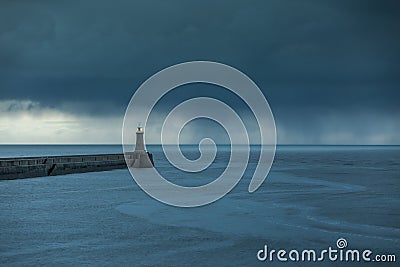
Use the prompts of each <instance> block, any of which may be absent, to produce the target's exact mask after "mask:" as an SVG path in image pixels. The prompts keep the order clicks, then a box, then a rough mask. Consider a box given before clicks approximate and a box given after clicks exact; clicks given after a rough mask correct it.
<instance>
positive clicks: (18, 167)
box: [0, 154, 126, 180]
mask: <svg viewBox="0 0 400 267" xmlns="http://www.w3.org/2000/svg"><path fill="white" fill-rule="evenodd" d="M122 168H126V163H125V158H124V154H100V155H72V156H48V157H26V158H24V157H23V158H0V180H12V179H22V178H32V177H43V176H53V175H61V174H69V173H83V172H94V171H106V170H113V169H122Z"/></svg>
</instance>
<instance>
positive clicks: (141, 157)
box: [128, 150, 154, 168]
mask: <svg viewBox="0 0 400 267" xmlns="http://www.w3.org/2000/svg"><path fill="white" fill-rule="evenodd" d="M128 158H129V159H128V166H129V168H153V167H154V162H153V155H152V154H151V153H149V152H146V151H144V150H139V151H134V152H132V153H129V156H128Z"/></svg>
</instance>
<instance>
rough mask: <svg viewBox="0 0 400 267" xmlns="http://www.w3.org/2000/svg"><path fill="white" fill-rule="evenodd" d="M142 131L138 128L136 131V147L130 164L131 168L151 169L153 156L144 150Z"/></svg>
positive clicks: (141, 128)
mask: <svg viewBox="0 0 400 267" xmlns="http://www.w3.org/2000/svg"><path fill="white" fill-rule="evenodd" d="M143 135H144V129H143V127H141V126H139V127H137V129H136V146H135V151H134V152H133V153H132V158H131V164H130V167H132V168H153V167H154V163H153V155H152V154H151V153H149V152H147V151H146V150H145V149H144V141H143Z"/></svg>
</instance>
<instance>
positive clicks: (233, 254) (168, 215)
mask: <svg viewBox="0 0 400 267" xmlns="http://www.w3.org/2000/svg"><path fill="white" fill-rule="evenodd" d="M228 148H229V147H219V150H218V151H219V152H218V155H217V159H216V161H215V164H213V165H212V166H211V168H209V169H208V170H207V171H204V172H201V173H199V174H197V175H188V174H187V173H184V172H180V171H178V170H176V169H174V168H172V167H171V166H169V165H168V164H167V162H166V161H165V159H164V157H163V155H162V153H161V149H160V147H158V146H149V147H148V149H149V150H150V151H151V152H153V154H154V157H155V164H156V166H157V168H158V170H159V171H160V172H161V173H163V174H165V175H167V176H168V177H169V179H170V180H171V181H174V182H176V183H178V184H183V185H188V184H190V185H195V184H204V183H207V182H209V181H210V180H212V179H213V178H215V177H217V176H218V175H219V174H220V173H221V172H222V171H223V168H224V166H225V165H226V162H227V160H228V158H229V149H228ZM253 149H254V153H253V154H252V156H251V160H250V164H249V167H248V170H247V171H246V174H245V177H244V178H243V179H242V180H241V182H240V183H239V184H238V186H237V187H236V188H235V189H234V190H233V191H232V192H230V193H229V194H228V195H226V196H225V197H224V198H223V199H221V200H219V201H217V202H215V203H213V204H211V205H207V206H204V207H200V208H192V209H184V208H175V207H170V206H167V205H164V204H161V203H159V202H157V201H155V200H153V199H152V198H150V197H149V196H147V195H146V194H145V193H144V192H142V191H141V189H140V188H138V186H137V185H136V184H135V182H134V181H133V179H132V178H131V176H130V174H129V172H128V171H127V170H115V171H108V172H97V173H85V174H71V175H64V176H56V177H44V178H34V179H24V180H14V181H0V228H1V231H0V265H1V266H21V265H28V266H32V265H34V266H37V265H49V266H58V265H73V266H75V265H103V266H104V265H112V266H127V265H130V266H132V265H146V266H171V265H186V266H189V265H190V266H207V265H208V266H216V265H222V266H235V265H236V266H253V265H277V266H298V265H299V264H298V263H297V264H296V263H289V262H287V263H279V262H276V261H275V262H274V263H271V262H267V263H265V262H264V263H262V262H259V261H258V260H257V258H256V253H257V251H258V250H260V249H261V248H263V246H264V245H265V244H267V245H268V246H269V247H270V248H272V249H277V250H278V249H286V250H288V251H289V250H290V249H298V250H301V249H316V250H322V249H326V248H328V247H329V246H332V247H336V245H335V244H336V240H337V239H338V238H340V237H343V238H345V239H346V240H347V242H348V247H349V248H351V249H360V250H364V249H370V250H372V251H373V252H374V253H381V254H385V253H386V254H397V255H396V256H397V261H399V260H400V254H399V253H398V252H399V248H400V193H399V192H400V190H399V189H400V147H396V146H376V147H374V146H354V147H353V146H310V147H307V146H283V147H279V148H278V150H277V155H276V158H275V162H274V165H273V167H272V171H271V172H270V174H269V176H268V178H267V180H266V181H265V182H264V184H263V185H262V186H261V187H260V189H258V191H256V192H255V193H253V194H249V193H248V192H247V187H248V184H249V181H250V178H251V174H252V172H253V171H254V167H255V165H256V159H257V148H253ZM183 150H184V153H185V154H186V155H187V156H188V157H191V158H195V157H196V156H197V155H198V151H197V146H184V147H183ZM119 152H121V148H120V146H0V157H13V156H39V155H65V154H82V153H84V154H95V153H119ZM397 263H398V262H397ZM339 264H340V263H339V262H336V263H332V262H329V261H327V260H325V261H324V263H323V265H339ZM342 264H343V265H346V263H344V262H342ZM301 265H322V264H318V263H315V264H309V263H307V264H306V263H302V264H301ZM355 265H357V266H363V264H362V263H358V264H355ZM368 266H374V264H373V263H368ZM376 266H395V264H393V263H392V264H391V263H384V264H383V263H382V264H379V265H376Z"/></svg>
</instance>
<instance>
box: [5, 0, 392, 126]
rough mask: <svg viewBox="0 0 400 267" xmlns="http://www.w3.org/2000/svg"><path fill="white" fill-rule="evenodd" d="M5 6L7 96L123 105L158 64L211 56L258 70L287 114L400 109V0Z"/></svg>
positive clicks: (106, 108)
mask: <svg viewBox="0 0 400 267" xmlns="http://www.w3.org/2000/svg"><path fill="white" fill-rule="evenodd" d="M215 2H216V3H215ZM0 5H1V7H0V90H1V95H0V98H1V99H13V100H15V99H17V100H18V99H21V100H22V99H23V100H27V99H28V100H32V101H37V102H40V103H41V104H43V105H47V106H52V107H58V108H62V109H66V110H68V111H71V112H83V113H89V114H99V115H104V114H109V113H112V114H121V113H123V111H124V109H125V107H126V104H127V102H128V101H129V98H130V96H131V95H132V93H133V92H134V90H135V89H136V88H137V87H138V86H139V85H140V84H141V83H142V82H143V81H144V80H145V79H147V78H148V77H149V76H151V75H152V74H154V73H155V72H157V71H159V70H161V69H162V68H164V67H167V66H170V65H173V64H176V63H180V62H184V61H191V60H212V61H219V62H222V63H226V64H229V65H232V66H234V67H236V68H238V69H240V70H242V71H243V72H245V73H246V74H247V75H249V76H250V77H251V78H252V79H253V80H254V81H255V82H256V83H257V84H258V85H259V86H260V87H261V88H262V90H263V91H264V93H265V95H266V96H267V98H268V100H269V101H270V105H271V106H272V108H273V110H274V111H275V116H276V117H277V120H278V121H279V120H280V119H281V120H282V121H281V123H282V124H290V123H291V121H292V120H296V121H297V120H298V119H297V118H294V117H296V116H297V117H301V116H303V117H304V116H306V117H309V116H313V114H320V113H323V112H327V113H329V114H330V113H332V112H333V113H335V112H336V111H337V114H338V116H339V115H340V114H346V112H347V113H353V112H355V111H357V112H360V111H361V112H363V111H365V112H372V113H373V112H378V113H379V114H383V115H382V116H394V118H396V116H398V115H399V113H400V110H399V107H398V103H397V102H398V100H399V99H400V90H399V84H400V81H399V79H400V78H399V77H400V66H399V62H400V52H399V49H398V47H400V37H399V36H400V35H399V34H398V32H400V29H399V26H400V17H399V16H398V12H399V7H400V4H399V2H398V1H385V0H383V1H361V0H357V1H295V0H292V1H278V0H275V1H197V2H196V3H195V2H191V3H189V1H113V2H110V1H11V0H10V1H4V0H3V1H1V3H0ZM292 114H293V115H294V117H292V116H291V115H292Z"/></svg>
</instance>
